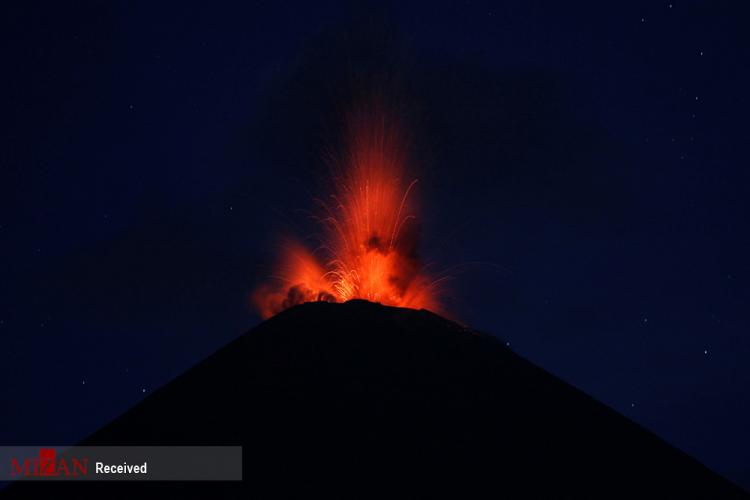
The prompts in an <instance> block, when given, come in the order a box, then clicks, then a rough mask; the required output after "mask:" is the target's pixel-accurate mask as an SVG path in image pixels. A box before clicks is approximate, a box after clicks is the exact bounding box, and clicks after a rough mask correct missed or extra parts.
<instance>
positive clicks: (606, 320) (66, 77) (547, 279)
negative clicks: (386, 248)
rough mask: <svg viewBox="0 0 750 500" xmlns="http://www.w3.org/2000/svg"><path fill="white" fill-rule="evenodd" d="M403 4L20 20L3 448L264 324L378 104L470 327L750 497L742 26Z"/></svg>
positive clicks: (729, 20) (704, 12) (120, 405)
mask: <svg viewBox="0 0 750 500" xmlns="http://www.w3.org/2000/svg"><path fill="white" fill-rule="evenodd" d="M400 4H401V2H393V5H390V6H386V7H375V6H374V5H375V4H373V5H360V6H358V7H352V6H347V5H342V4H333V3H322V2H306V3H302V4H300V5H291V4H288V5H287V4H284V5H282V2H269V3H267V4H260V3H256V4H253V5H251V4H250V3H243V4H238V5H231V6H230V5H216V4H214V3H212V2H201V3H200V4H199V5H198V6H187V5H185V3H184V2H181V3H176V4H173V5H166V4H165V3H161V2H159V3H154V2H140V3H115V2H93V3H91V4H86V3H72V2H49V3H48V4H37V3H36V2H17V4H16V5H10V4H9V3H6V4H3V6H2V13H0V23H2V29H1V30H0V33H2V35H0V36H2V44H1V45H0V47H2V61H3V68H4V70H3V77H2V83H0V86H1V88H2V92H1V93H0V103H2V116H3V121H4V122H5V126H4V127H3V131H2V135H0V137H1V140H2V148H1V149H0V256H1V259H0V339H2V348H0V366H1V367H2V368H0V377H2V381H3V391H2V403H1V406H0V442H2V443H6V444H70V443H73V442H75V441H76V440H77V439H80V438H81V437H83V436H85V435H87V434H88V433H90V432H92V431H93V430H95V429H96V428H98V427H100V426H101V425H103V424H104V423H106V422H108V421H109V420H111V419H112V418H113V417H115V416H117V415H118V414H120V413H121V412H123V411H124V410H126V409H127V408H129V407H131V406H132V405H133V404H135V403H136V402H138V401H139V400H141V399H142V398H143V397H144V396H146V395H147V394H149V393H150V392H152V391H153V390H154V389H156V388H158V387H160V386H161V385H163V384H165V383H167V382H168V381H169V380H171V379H172V378H174V377H175V376H177V375H179V374H180V373H182V372H183V371H185V370H186V369H187V368H189V367H190V366H192V365H194V364H195V363H197V362H199V361H200V360H202V359H203V358H205V357H206V356H208V355H210V354H211V353H212V352H214V351H215V350H217V349H218V348H220V347H221V346H223V345H225V344H226V343H227V342H229V341H230V340H232V339H234V338H236V337H238V336H239V335H241V334H242V333H244V332H246V331H247V330H249V329H250V328H251V327H252V326H254V325H255V324H257V323H258V322H259V321H260V318H259V317H258V316H257V314H256V312H255V311H254V310H253V308H252V307H251V305H250V301H249V297H250V294H251V293H252V291H253V289H254V288H255V287H256V286H257V285H258V284H259V283H261V282H262V281H264V280H265V279H266V278H267V277H268V275H269V272H270V267H269V266H270V264H271V263H272V262H273V258H274V254H275V252H276V247H275V246H274V243H275V239H276V238H278V237H279V235H280V234H281V233H282V232H284V231H286V232H292V233H301V234H306V231H309V228H308V227H307V226H306V224H307V222H306V217H305V215H304V211H305V210H307V209H310V208H312V206H313V205H312V198H313V197H315V196H319V195H321V194H325V193H326V184H325V182H326V168H325V165H324V163H323V161H322V158H321V156H322V154H321V151H322V150H323V149H324V147H325V146H326V145H330V144H331V143H333V144H335V142H336V136H335V134H332V133H330V130H332V129H333V128H335V124H336V117H337V116H338V115H339V114H340V110H341V109H343V108H346V107H347V106H348V105H350V104H351V101H352V100H353V99H354V98H353V97H352V96H353V95H356V94H357V93H358V92H360V91H362V90H363V89H364V90H368V89H367V88H368V87H370V88H371V89H370V90H375V91H377V92H380V93H382V94H385V95H387V96H388V97H389V98H391V99H392V100H393V101H394V102H395V103H397V104H396V107H397V109H398V111H399V113H401V114H402V115H403V117H404V118H403V119H404V123H405V124H407V125H408V129H409V133H410V136H412V137H413V139H414V141H413V148H414V157H415V163H416V165H415V169H416V170H417V171H418V172H419V177H420V193H419V194H420V196H421V198H422V206H423V209H422V210H421V211H420V214H419V216H420V223H421V227H422V232H423V241H422V245H421V247H420V248H421V252H422V253H423V256H424V258H425V259H427V260H428V261H429V262H431V263H432V264H431V265H432V266H434V268H435V269H437V270H440V271H444V272H448V273H449V274H450V275H451V277H452V279H451V281H450V283H449V286H448V291H447V295H446V298H445V300H446V304H447V307H448V309H449V310H450V312H451V315H452V316H453V317H454V318H456V319H457V320H459V321H461V322H463V323H466V324H468V325H471V326H473V327H475V328H477V329H480V330H483V331H487V332H490V333H492V334H494V335H496V336H498V337H499V338H501V339H502V340H504V341H506V342H509V343H510V346H511V347H512V348H513V349H514V350H515V351H516V352H518V353H520V354H521V355H523V356H524V357H526V358H528V359H529V360H531V361H533V362H535V363H537V364H538V365H540V366H542V367H543V368H545V369H547V370H549V371H550V372H552V373H554V374H556V375H558V376H559V377H561V378H563V379H564V380H566V381H568V382H570V383H572V384H573V385H575V386H577V387H579V388H580V389H582V390H584V391H585V392H587V393H589V394H591V395H592V396H594V397H596V398H597V399H600V400H601V401H603V402H604V403H606V404H608V405H610V406H611V407H613V408H615V409H616V410H618V411H620V412H622V413H623V414H625V415H626V416H628V417H630V418H632V419H634V420H635V421H637V422H639V423H640V424H642V425H644V426H645V427H647V428H648V429H650V430H652V431H654V432H655V433H657V434H658V435H659V436H661V437H662V438H664V439H666V440H667V441H668V442H670V443H672V444H674V445H675V446H677V447H679V448H680V449H682V450H684V451H686V452H687V453H689V454H691V455H693V456H695V457H696V458H698V459H699V460H700V461H702V462H703V463H705V464H706V465H708V466H709V467H711V468H713V469H715V470H716V471H718V472H720V473H721V474H723V475H725V476H727V477H729V478H730V479H732V480H734V481H735V482H737V483H739V484H741V485H743V486H744V487H745V488H750V454H749V453H750V452H748V450H750V426H748V422H750V393H749V392H748V387H750V363H748V361H749V360H750V336H748V332H750V319H748V309H750V293H749V291H750V286H748V285H749V284H750V266H749V265H748V255H750V236H749V235H748V223H749V222H750V218H749V217H748V215H749V214H750V211H749V210H748V208H750V207H749V206H748V205H749V201H748V196H747V195H748V186H749V182H750V173H749V171H748V168H747V167H748V164H749V163H748V146H747V144H748V142H747V141H748V116H749V115H748V111H749V110H748V97H747V92H748V89H750V67H749V64H750V63H749V61H750V37H748V35H747V20H748V12H747V11H741V9H742V7H743V2H733V3H730V2H715V1H705V2H682V1H679V0H675V1H673V2H671V3H670V2H668V1H663V2H655V1H647V2H646V1H641V2H638V1H636V2H633V1H628V2H619V3H615V2H599V3H597V4H591V5H588V4H580V3H579V4H577V6H571V5H570V2H549V4H545V3H544V2H528V1H517V2H502V3H497V4H490V3H482V2H460V3H458V2H457V3H446V4H445V5H436V4H434V3H432V2H430V3H429V5H427V4H425V5H417V4H413V5H408V6H406V5H400ZM227 383H231V381H228V382H227ZM300 418H304V416H300Z"/></svg>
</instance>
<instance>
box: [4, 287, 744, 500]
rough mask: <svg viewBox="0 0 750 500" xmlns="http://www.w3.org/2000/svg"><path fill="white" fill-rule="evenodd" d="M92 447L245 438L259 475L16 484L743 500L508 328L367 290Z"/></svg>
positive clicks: (249, 341) (177, 386)
mask: <svg viewBox="0 0 750 500" xmlns="http://www.w3.org/2000/svg"><path fill="white" fill-rule="evenodd" d="M685 418H690V416H689V415H686V416H685ZM85 444H128V445H146V444H155V445H167V444H185V445H201V444H205V445H223V444H226V445H235V444H241V445H242V446H243V447H244V481H243V482H242V483H101V482H99V483H91V482H89V483H52V484H49V483H47V484H40V483H35V484H30V483H27V484H21V485H15V486H13V487H11V488H9V489H8V490H7V491H6V493H8V494H9V496H13V495H14V494H17V495H19V496H21V495H24V494H29V493H36V494H39V495H42V494H45V495H48V498H53V497H54V498H60V497H71V498H72V497H75V498H143V497H165V498H172V497H174V498H185V497H191V498H193V497H195V498H216V497H238V498H239V497H242V498H252V497H253V496H256V494H258V495H257V496H262V497H266V496H284V495H288V494H291V493H296V494H297V495H300V496H302V495H304V496H306V497H318V496H320V495H321V494H324V495H325V496H329V495H335V496H345V497H358V496H366V495H375V494H377V495H378V496H385V497H392V496H435V495H450V496H454V497H459V498H460V497H465V496H467V495H473V494H478V493H483V494H488V495H491V496H492V497H494V498H502V497H517V496H533V497H540V496H541V497H574V498H580V497H594V498H608V497H612V496H637V497H654V496H659V497H661V498H665V497H668V498H696V497H703V498H725V497H742V496H744V493H743V492H742V490H740V489H738V488H737V487H735V486H734V485H733V484H731V483H730V482H728V481H726V480H724V479H723V478H721V477H719V476H718V475H716V474H714V473H713V472H711V471H710V470H708V469H707V468H705V467H704V466H703V465H701V464H699V463H698V462H696V461H695V460H693V459H692V458H690V457H688V456H687V455H685V454H684V453H682V452H680V451H678V450H676V449H675V448H673V447H672V446H670V445H668V444H667V443H665V442H664V441H662V440H661V439H659V438H658V437H656V436H655V435H653V434H651V433H650V432H648V431H646V430H645V429H643V428H642V427H640V426H638V425H637V424H635V423H633V422H631V421H630V420H628V419H626V418H625V417H623V416H621V415H620V414H618V413H616V412H615V411H613V410H611V409H609V408H608V407H606V406H604V405H602V404H600V403H598V402H597V401H595V400H593V399H592V398H590V397H588V396H586V395H585V394H583V393H582V392H580V391H578V390H577V389H575V388H573V387H571V386H570V385H568V384H566V383H564V382H562V381H561V380H559V379H557V378H556V377H554V376H552V375H550V374H549V373H547V372H545V371H544V370H542V369H540V368H538V367H536V366H535V365H533V364H532V363H530V362H528V361H526V360H524V359H522V358H520V357H519V356H517V355H516V354H514V353H513V352H512V351H511V350H509V349H508V348H506V347H505V346H504V345H503V344H502V343H501V342H499V341H497V340H496V339H494V338H492V337H489V336H486V335H483V334H480V333H477V332H474V331H471V330H468V329H465V328H463V327H461V326H459V325H457V324H455V323H453V322H450V321H447V320H445V319H443V318H441V317H439V316H436V315H434V314H432V313H429V312H426V311H414V310H406V309H397V308H391V307H384V306H381V305H377V304H372V303H368V302H363V301H352V302H348V303H345V304H330V303H323V302H320V303H309V304H302V305H299V306H296V307H293V308H291V309H289V310H287V311H284V312H283V313H281V314H279V315H277V316H275V317H273V318H271V319H270V320H268V321H266V322H264V323H262V324H261V325H259V326H258V327H257V328H255V329H253V330H252V331H250V332H249V333H247V334H246V335H244V336H242V337H240V338H239V339H237V340H235V341H233V342H232V343H230V344H229V345H227V346H226V347H225V348H223V349H221V350H220V351H218V352H217V353H216V354H214V355H212V356H211V357H209V358H208V359H206V360H205V361H203V362H202V363H200V364H198V365H197V366H195V367H194V368H192V369H190V370H189V371H187V372H186V373H185V374H184V375H182V376H180V377H179V378H177V379H175V380H174V381H173V382H171V383H169V384H167V385H166V386H165V387H163V388H161V389H160V390H158V391H156V392H154V393H153V394H152V395H150V396H149V397H147V398H146V399H145V400H144V401H142V402H141V403H140V404H139V405H137V406H136V407H134V408H133V409H131V410H130V411H128V412H126V413H125V414H124V415H122V416H121V417H119V418H117V419H116V420H115V421H113V422H112V423H110V424H109V425H107V426H105V427H104V428H103V429H101V430H99V431H98V432H96V433H95V434H93V435H92V436H91V437H90V438H88V439H86V440H85ZM325 496H324V498H325Z"/></svg>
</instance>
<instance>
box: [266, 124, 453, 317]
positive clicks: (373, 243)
mask: <svg viewBox="0 0 750 500" xmlns="http://www.w3.org/2000/svg"><path fill="white" fill-rule="evenodd" d="M346 125H347V130H346V134H345V137H344V148H343V149H342V150H341V151H340V152H336V153H331V154H329V158H328V160H329V163H330V166H331V170H332V172H333V185H334V189H333V191H334V193H333V194H331V195H330V196H329V198H328V199H327V200H317V202H318V205H319V207H320V211H319V213H318V214H317V215H316V216H315V217H314V218H315V220H316V222H317V223H318V224H319V225H320V227H321V229H322V241H321V245H320V247H319V248H318V249H317V250H316V251H315V252H311V251H310V250H308V249H307V248H305V247H304V246H302V245H300V244H299V243H294V242H288V243H287V244H286V245H284V250H283V252H282V258H281V262H280V263H279V264H278V267H277V272H276V273H275V276H274V278H275V283H274V284H266V285H263V286H261V287H260V288H258V289H257V290H256V291H255V293H254V294H253V302H254V304H255V306H256V307H257V308H258V311H259V312H260V313H261V315H262V316H263V317H264V318H267V317H269V316H272V315H274V314H276V313H278V312H280V311H282V310H283V309H286V308H287V307H291V306H293V305H295V304H299V303H302V302H311V301H321V300H322V301H329V302H344V301H347V300H351V299H366V300H370V301H372V302H380V303H382V304H385V305H391V306H398V307H408V308H413V309H421V308H424V309H429V310H432V311H438V310H439V306H438V301H437V297H436V295H437V293H436V282H433V281H432V280H430V279H429V277H428V276H426V275H425V273H424V266H423V264H422V262H421V260H420V258H419V255H418V254H417V236H418V234H417V232H418V231H417V227H416V214H415V208H416V207H415V206H414V200H413V198H414V192H415V189H416V186H417V179H414V178H410V177H408V170H407V161H408V158H407V155H406V153H407V148H406V144H405V141H404V138H403V135H402V133H401V130H400V129H399V126H398V124H397V123H396V122H395V121H394V120H393V119H392V117H391V116H389V115H387V114H386V113H383V112H381V111H377V110H375V111H373V110H372V109H370V110H367V111H364V112H358V113H353V114H352V115H350V116H349V119H348V120H347V121H346Z"/></svg>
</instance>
